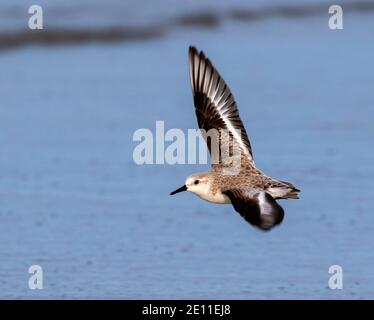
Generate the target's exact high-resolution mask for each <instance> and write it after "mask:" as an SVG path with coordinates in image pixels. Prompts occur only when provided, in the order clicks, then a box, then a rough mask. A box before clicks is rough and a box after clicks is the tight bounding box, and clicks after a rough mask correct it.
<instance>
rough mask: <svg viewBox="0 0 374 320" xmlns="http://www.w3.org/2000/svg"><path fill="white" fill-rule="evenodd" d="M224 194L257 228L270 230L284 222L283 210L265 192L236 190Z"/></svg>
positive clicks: (244, 189)
mask: <svg viewBox="0 0 374 320" xmlns="http://www.w3.org/2000/svg"><path fill="white" fill-rule="evenodd" d="M223 193H224V194H225V195H227V196H228V197H229V199H230V201H231V203H232V205H233V206H234V209H235V210H236V211H237V212H239V213H240V215H241V216H242V217H243V218H244V219H245V220H246V221H247V222H249V223H250V224H252V225H254V226H255V227H257V228H260V229H262V230H270V229H271V228H273V227H274V226H276V225H278V224H280V223H281V222H282V220H283V217H284V211H283V208H282V207H281V206H280V205H279V204H278V203H277V202H276V201H275V200H274V198H273V197H272V196H271V195H269V194H268V193H266V192H265V191H261V190H257V189H251V188H236V189H227V190H224V191H223Z"/></svg>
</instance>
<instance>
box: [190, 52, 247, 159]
mask: <svg viewBox="0 0 374 320" xmlns="http://www.w3.org/2000/svg"><path fill="white" fill-rule="evenodd" d="M189 69H190V77H191V85H192V93H193V97H194V104H195V111H196V116H197V121H198V125H199V128H200V129H204V130H205V132H208V131H209V130H210V129H216V130H218V131H220V130H225V131H226V133H227V132H229V135H230V139H234V140H235V142H236V143H235V144H233V143H232V142H228V140H227V139H226V140H225V139H223V135H222V134H221V133H220V134H219V137H218V138H217V141H216V142H217V143H219V148H220V147H221V146H224V145H225V143H226V142H227V143H230V144H229V150H230V153H232V152H234V151H235V150H234V149H233V148H234V147H236V148H239V149H240V153H241V164H242V166H243V165H244V166H245V165H252V164H253V156H252V149H251V144H250V142H249V139H248V136H247V133H246V130H245V128H244V125H243V123H242V121H241V119H240V116H239V112H238V108H237V106H236V103H235V100H234V97H233V95H232V93H231V91H230V89H229V87H228V86H227V85H226V83H225V81H224V80H223V78H222V77H221V76H220V74H219V73H218V72H217V70H216V69H215V68H214V67H213V65H212V63H211V62H210V60H209V59H207V58H206V57H205V55H204V53H203V52H202V51H201V52H198V51H197V50H196V48H194V47H190V48H189ZM233 129H239V130H240V136H238V135H237V133H236V132H234V130H233ZM220 132H222V131H220ZM204 138H205V140H206V142H207V145H208V149H209V151H210V153H211V156H212V160H213V158H214V156H217V155H213V154H212V142H213V141H212V139H210V141H208V140H207V138H206V137H205V136H204ZM222 141H223V142H222ZM231 141H232V140H231ZM209 142H210V143H209ZM226 147H227V145H226ZM218 150H221V149H218ZM225 150H228V149H225ZM237 154H238V153H237ZM216 163H219V164H220V165H222V159H221V158H219V159H218V161H216Z"/></svg>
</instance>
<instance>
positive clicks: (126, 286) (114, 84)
mask: <svg viewBox="0 0 374 320" xmlns="http://www.w3.org/2000/svg"><path fill="white" fill-rule="evenodd" d="M327 22H328V14H327V10H326V14H323V15H320V14H313V15H310V16H305V17H302V16H301V17H299V16H297V17H293V18H287V19H286V18H284V17H281V16H276V15H275V16H273V17H271V18H269V19H259V21H251V22H248V21H231V20H229V21H224V22H222V23H220V24H219V25H217V26H214V27H205V28H198V27H196V26H192V27H183V28H172V29H171V30H169V32H168V33H167V34H164V35H163V36H160V37H156V38H152V39H148V40H132V41H119V42H115V43H106V44H103V43H100V42H95V41H94V42H90V43H82V44H76V45H66V44H64V43H61V44H56V45H51V46H45V45H43V44H41V45H38V44H32V43H31V45H29V46H25V47H19V48H11V49H7V50H3V51H1V52H0V70H1V73H0V84H1V85H0V97H1V102H0V147H1V152H0V220H1V223H0V255H1V263H0V292H1V293H0V297H1V298H30V299H41V298H61V299H64V298H90V299H95V298H104V299H108V298H119V299H121V298H129V299H131V298H139V299H156V298H158V299H182V298H183V299H184V298H194V299H200V298H201V299H203V298H210V299H300V298H306V299H369V298H371V299H373V298H374V273H373V270H374V253H373V250H372V248H373V246H374V237H373V232H372V226H373V224H374V214H373V212H374V204H373V202H372V199H373V191H374V188H373V181H374V169H373V166H372V164H373V162H374V151H373V140H374V126H373V119H374V107H373V101H374V92H373V83H374V64H373V53H374V44H373V41H372V40H371V39H372V34H373V31H372V30H373V28H374V20H373V12H371V11H370V12H367V13H365V14H364V13H363V12H361V13H360V12H352V13H350V12H347V13H346V14H345V16H344V29H343V30H336V31H332V30H329V28H328V25H327ZM190 44H194V45H196V46H197V47H198V48H199V49H203V50H204V51H205V52H206V54H207V55H208V56H209V57H210V58H211V59H212V61H213V63H214V64H215V66H216V67H217V68H218V70H219V71H220V72H221V74H222V75H223V76H224V78H225V80H226V82H227V83H228V84H229V86H230V88H231V89H232V92H233V94H234V95H235V98H236V101H237V103H238V106H239V108H240V113H241V117H242V120H243V122H244V124H245V126H246V128H247V131H248V134H249V136H250V139H251V142H252V147H253V151H254V156H255V161H256V164H257V166H258V167H259V168H260V169H262V170H263V171H265V172H266V173H267V174H269V175H271V176H273V177H275V178H279V179H281V180H286V181H292V182H293V183H294V184H295V185H296V186H297V187H298V188H300V189H301V199H300V200H297V201H292V200H289V201H280V204H281V205H282V206H283V208H284V209H285V212H286V216H285V219H284V221H283V223H282V225H281V226H279V227H277V228H275V229H274V230H273V231H271V232H268V233H263V232H260V231H258V230H256V229H254V228H252V227H251V226H250V225H248V224H247V223H246V222H245V221H244V220H242V218H241V217H240V216H239V214H237V213H236V212H235V211H234V210H233V208H232V207H231V206H229V205H212V204H209V203H207V202H203V201H201V200H200V199H198V198H197V197H195V196H194V195H192V194H189V193H183V194H179V195H176V196H174V197H170V196H169V192H170V191H172V190H174V189H176V188H177V187H179V186H181V185H182V184H183V183H184V180H185V177H186V176H187V175H189V174H191V173H193V172H198V171H208V170H209V166H208V165H168V164H164V165H143V166H140V165H136V164H135V163H134V161H133V150H134V147H135V146H136V145H137V143H136V142H134V141H133V133H134V132H135V131H136V130H137V129H139V128H149V129H151V130H152V131H154V130H155V123H156V121H157V120H163V121H165V129H166V130H168V129H171V128H180V129H183V130H187V129H188V128H196V125H197V124H196V119H195V115H194V109H193V102H192V97H191V89H190V84H189V76H188V68H187V49H188V46H189V45H190ZM34 264H37V265H40V266H41V267H42V268H43V274H44V281H43V285H44V288H43V289H42V290H30V289H29V287H28V280H29V277H30V274H29V273H28V268H29V267H30V266H31V265H34ZM331 265H340V266H341V267H342V268H343V272H344V287H343V289H342V290H331V289H330V288H329V287H328V280H329V278H330V276H331V275H330V274H329V273H328V270H329V267H330V266H331Z"/></svg>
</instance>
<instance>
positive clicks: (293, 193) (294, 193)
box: [281, 181, 300, 199]
mask: <svg viewBox="0 0 374 320" xmlns="http://www.w3.org/2000/svg"><path fill="white" fill-rule="evenodd" d="M281 182H282V183H284V184H285V185H286V186H287V187H288V188H287V193H285V195H284V196H283V197H282V198H283V199H299V192H300V190H299V189H297V188H296V187H295V186H294V185H293V184H292V183H291V182H286V181H281Z"/></svg>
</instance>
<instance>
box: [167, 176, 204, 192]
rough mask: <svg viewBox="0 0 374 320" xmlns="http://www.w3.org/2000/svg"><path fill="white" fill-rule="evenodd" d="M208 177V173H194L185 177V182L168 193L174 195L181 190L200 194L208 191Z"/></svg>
mask: <svg viewBox="0 0 374 320" xmlns="http://www.w3.org/2000/svg"><path fill="white" fill-rule="evenodd" d="M209 188H210V179H209V173H195V174H193V175H190V176H189V177H187V179H186V182H185V184H184V185H183V186H182V187H180V188H179V189H177V190H175V191H173V192H171V193H170V195H174V194H176V193H179V192H182V191H190V192H192V193H195V194H197V195H198V196H201V195H203V194H205V193H207V192H208V191H209Z"/></svg>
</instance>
